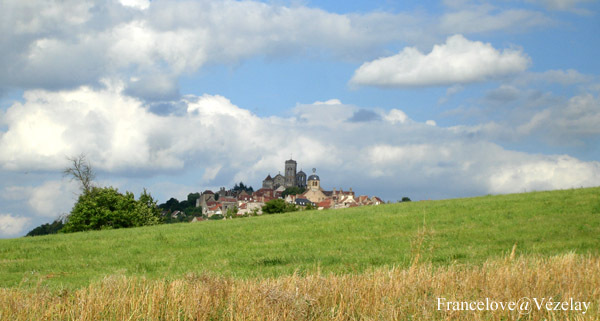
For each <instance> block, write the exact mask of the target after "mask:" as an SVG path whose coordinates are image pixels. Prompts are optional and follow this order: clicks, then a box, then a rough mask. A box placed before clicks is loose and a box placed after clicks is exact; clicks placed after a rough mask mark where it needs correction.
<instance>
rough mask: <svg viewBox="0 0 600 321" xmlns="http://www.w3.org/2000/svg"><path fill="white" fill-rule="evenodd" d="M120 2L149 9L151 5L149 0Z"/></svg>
mask: <svg viewBox="0 0 600 321" xmlns="http://www.w3.org/2000/svg"><path fill="white" fill-rule="evenodd" d="M119 2H120V3H121V4H122V5H124V6H126V7H132V8H136V9H141V10H143V9H148V7H149V6H150V1H149V0H119Z"/></svg>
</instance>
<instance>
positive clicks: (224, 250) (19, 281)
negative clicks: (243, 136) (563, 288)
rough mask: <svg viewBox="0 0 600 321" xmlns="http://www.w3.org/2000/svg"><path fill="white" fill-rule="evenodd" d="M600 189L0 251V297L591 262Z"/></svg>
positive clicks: (5, 246)
mask: <svg viewBox="0 0 600 321" xmlns="http://www.w3.org/2000/svg"><path fill="white" fill-rule="evenodd" d="M599 235H600V188H585V189H573V190H563V191H552V192H534V193H525V194H512V195H500V196H484V197H476V198H465V199H452V200H443V201H423V202H410V203H402V204H390V205H380V206H371V207H359V208H352V209H345V210H326V211H310V212H295V213H288V214H278V215H263V216H260V217H250V218H243V219H235V220H227V221H207V222H201V223H194V224H173V225H160V226H153V227H144V228H135V229H121V230H108V231H95V232H85V233H73V234H59V235H50V236H42V237H33V238H19V239H10V240H0V287H15V286H20V287H35V286H38V285H42V286H46V285H47V286H49V287H51V288H61V287H66V288H77V287H82V286H86V285H88V284H89V283H90V282H95V281H99V280H101V279H102V278H103V277H104V276H106V275H114V274H123V275H137V276H146V277H149V278H167V279H172V278H176V277H181V276H182V275H183V274H186V273H188V272H196V273H209V274H216V275H224V276H233V277H242V278H246V277H271V276H280V275H289V274H292V273H294V272H296V273H298V274H304V273H307V272H314V271H317V270H320V271H321V272H323V273H330V272H332V273H352V272H362V271H364V270H368V269H371V268H373V267H380V266H387V265H395V266H408V265H410V264H411V262H412V260H413V259H414V258H415V257H416V256H417V254H418V255H419V257H420V261H421V262H423V261H428V262H432V263H433V264H436V265H448V264H454V263H469V264H479V263H481V262H483V261H485V260H487V259H489V258H497V257H502V256H506V255H507V254H508V253H510V251H511V249H512V247H513V245H514V244H515V243H517V244H518V245H517V254H518V255H530V254H534V255H544V256H545V255H555V254H561V253H566V252H575V253H582V254H592V255H598V254H600V237H599Z"/></svg>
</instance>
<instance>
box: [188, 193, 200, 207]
mask: <svg viewBox="0 0 600 321" xmlns="http://www.w3.org/2000/svg"><path fill="white" fill-rule="evenodd" d="M199 198H200V193H189V194H188V196H187V201H188V204H189V206H196V200H198V199H199Z"/></svg>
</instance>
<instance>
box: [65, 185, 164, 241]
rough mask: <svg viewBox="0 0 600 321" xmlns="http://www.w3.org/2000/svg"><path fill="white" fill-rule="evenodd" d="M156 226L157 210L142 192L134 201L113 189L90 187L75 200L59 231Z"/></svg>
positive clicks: (131, 197)
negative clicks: (65, 221)
mask: <svg viewBox="0 0 600 321" xmlns="http://www.w3.org/2000/svg"><path fill="white" fill-rule="evenodd" d="M160 222H161V215H160V210H159V209H158V207H157V206H156V202H155V201H154V199H153V198H152V196H151V195H150V194H148V193H147V192H146V190H144V192H143V193H142V194H141V195H140V198H139V200H137V201H136V200H135V197H134V195H133V193H130V192H125V194H121V193H119V191H118V190H117V189H116V188H113V187H104V188H100V187H92V188H91V189H90V190H89V191H88V192H85V193H83V194H81V195H80V196H79V199H78V200H77V203H75V206H74V207H73V209H72V210H71V214H70V215H69V217H68V219H67V223H66V224H65V226H64V228H63V230H62V231H64V232H66V233H69V232H79V231H88V230H100V229H113V228H115V229H116V228H126V227H136V226H144V225H154V224H158V223H160Z"/></svg>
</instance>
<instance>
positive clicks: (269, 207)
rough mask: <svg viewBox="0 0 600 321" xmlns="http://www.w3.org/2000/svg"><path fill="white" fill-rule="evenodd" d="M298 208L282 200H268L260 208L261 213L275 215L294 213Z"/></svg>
mask: <svg viewBox="0 0 600 321" xmlns="http://www.w3.org/2000/svg"><path fill="white" fill-rule="evenodd" d="M297 210H298V208H297V207H296V205H294V204H289V203H286V202H285V201H284V200H282V199H280V198H278V199H274V200H270V201H268V202H266V203H265V205H264V206H263V207H262V211H263V213H266V214H275V213H285V212H294V211H297Z"/></svg>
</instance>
